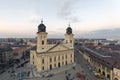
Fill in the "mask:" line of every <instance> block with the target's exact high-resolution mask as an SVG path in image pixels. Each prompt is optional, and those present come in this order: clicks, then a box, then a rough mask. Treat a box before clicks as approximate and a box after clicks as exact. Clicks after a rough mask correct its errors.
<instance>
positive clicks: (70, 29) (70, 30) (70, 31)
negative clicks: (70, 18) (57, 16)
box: [66, 25, 72, 34]
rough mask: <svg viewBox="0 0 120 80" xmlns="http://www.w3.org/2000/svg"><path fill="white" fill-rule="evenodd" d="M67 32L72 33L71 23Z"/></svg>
mask: <svg viewBox="0 0 120 80" xmlns="http://www.w3.org/2000/svg"><path fill="white" fill-rule="evenodd" d="M66 33H67V34H72V28H71V27H70V25H69V27H68V28H67V29H66Z"/></svg>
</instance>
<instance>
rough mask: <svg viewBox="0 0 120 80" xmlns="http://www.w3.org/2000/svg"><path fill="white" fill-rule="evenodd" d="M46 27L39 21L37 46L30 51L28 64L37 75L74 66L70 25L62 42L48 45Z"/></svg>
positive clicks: (72, 35) (72, 37) (72, 38)
mask: <svg viewBox="0 0 120 80" xmlns="http://www.w3.org/2000/svg"><path fill="white" fill-rule="evenodd" d="M47 34H48V33H47V32H46V26H45V25H44V24H43V21H41V23H40V25H39V26H38V32H37V46H36V47H35V49H33V50H31V51H30V64H31V66H32V67H33V68H34V69H35V70H36V71H37V72H39V73H42V72H46V71H50V70H53V69H58V68H61V67H63V66H69V65H70V64H74V34H73V33H72V28H71V27H70V25H69V26H68V28H67V29H66V33H65V35H64V40H63V41H62V42H59V43H57V44H48V42H47V41H48V40H47Z"/></svg>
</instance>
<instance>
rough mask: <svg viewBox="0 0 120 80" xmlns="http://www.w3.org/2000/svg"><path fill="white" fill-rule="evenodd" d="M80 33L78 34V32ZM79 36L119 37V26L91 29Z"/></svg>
mask: <svg viewBox="0 0 120 80" xmlns="http://www.w3.org/2000/svg"><path fill="white" fill-rule="evenodd" d="M79 35H80V34H79ZM80 37H81V38H107V39H120V28H116V29H101V30H96V31H91V32H88V33H85V34H81V35H80Z"/></svg>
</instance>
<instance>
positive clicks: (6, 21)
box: [0, 0, 120, 39]
mask: <svg viewBox="0 0 120 80" xmlns="http://www.w3.org/2000/svg"><path fill="white" fill-rule="evenodd" d="M119 3H120V1H119V0H100V1H98V0H64V1H60V0H20V1H16V0H10V1H9V0H4V1H0V6H1V7H0V9H1V11H0V13H1V15H0V36H1V37H34V36H36V34H35V33H36V32H37V26H38V25H39V24H40V21H41V19H43V21H44V22H43V23H44V24H45V25H46V28H47V32H48V33H49V35H48V37H51V38H59V37H62V38H63V37H64V34H65V31H66V30H65V29H66V28H67V27H68V24H69V23H70V24H71V27H72V29H73V32H74V33H75V37H78V38H114V39H119V37H120V36H119V34H120V23H119V20H120V11H119V9H120V5H119Z"/></svg>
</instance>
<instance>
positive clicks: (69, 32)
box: [64, 24, 74, 48]
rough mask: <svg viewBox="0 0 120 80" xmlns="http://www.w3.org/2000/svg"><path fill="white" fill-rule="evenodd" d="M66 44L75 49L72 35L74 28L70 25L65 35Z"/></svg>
mask: <svg viewBox="0 0 120 80" xmlns="http://www.w3.org/2000/svg"><path fill="white" fill-rule="evenodd" d="M64 42H65V43H66V44H67V45H68V46H69V47H70V48H74V34H72V28H71V27H70V24H69V25H68V28H67V29H66V34H65V40H64Z"/></svg>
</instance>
